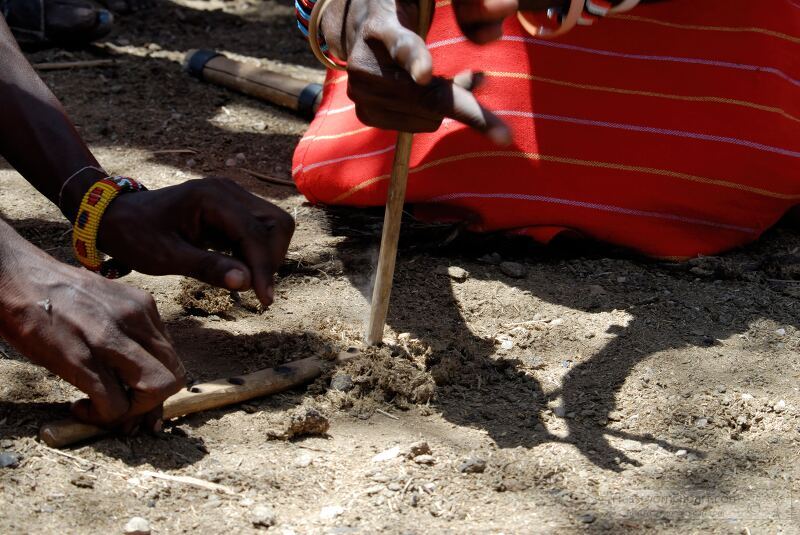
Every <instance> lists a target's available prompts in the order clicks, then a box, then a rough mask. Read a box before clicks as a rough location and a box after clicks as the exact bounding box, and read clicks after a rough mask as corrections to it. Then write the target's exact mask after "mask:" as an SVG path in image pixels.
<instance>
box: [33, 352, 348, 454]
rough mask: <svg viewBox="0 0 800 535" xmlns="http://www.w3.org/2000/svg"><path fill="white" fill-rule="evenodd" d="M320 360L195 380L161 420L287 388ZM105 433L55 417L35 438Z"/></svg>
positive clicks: (317, 371) (48, 440) (70, 440)
mask: <svg viewBox="0 0 800 535" xmlns="http://www.w3.org/2000/svg"><path fill="white" fill-rule="evenodd" d="M358 354H359V353H358V351H356V350H350V351H344V352H342V353H340V354H339V358H338V359H337V362H340V363H341V362H346V361H347V360H350V359H352V358H354V357H355V356H357V355H358ZM324 364H325V362H324V361H323V360H322V359H320V358H319V357H309V358H305V359H302V360H297V361H294V362H290V363H289V364H285V365H283V366H278V367H277V368H268V369H266V370H259V371H257V372H253V373H250V374H247V375H240V376H236V377H230V378H225V379H217V380H216V381H211V382H208V383H199V384H195V385H193V386H192V387H191V388H188V389H184V390H181V391H180V392H178V393H177V394H175V395H173V396H171V397H169V398H168V399H167V400H166V401H165V402H164V415H163V418H164V420H165V421H166V420H171V419H173V418H179V417H181V416H186V415H187V414H194V413H197V412H202V411H206V410H209V409H218V408H220V407H227V406H228V405H234V404H236V403H241V402H242V401H247V400H249V399H254V398H259V397H263V396H268V395H270V394H277V393H278V392H283V391H285V390H289V389H290V388H294V387H296V386H300V385H302V384H305V383H308V382H309V381H312V380H314V379H316V378H317V377H319V376H320V375H321V374H322V370H323V367H324ZM108 433H109V431H108V430H107V429H103V428H100V427H96V426H94V425H89V424H84V423H81V422H77V421H75V420H59V421H57V422H50V423H47V424H45V425H43V426H42V427H41V429H40V430H39V438H40V439H41V440H42V441H43V442H44V443H45V444H47V445H48V446H50V447H51V448H63V447H65V446H69V445H72V444H76V443H78V442H83V441H86V440H89V439H92V438H97V437H102V436H104V435H107V434H108Z"/></svg>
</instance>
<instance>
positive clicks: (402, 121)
mask: <svg viewBox="0 0 800 535" xmlns="http://www.w3.org/2000/svg"><path fill="white" fill-rule="evenodd" d="M356 116H357V117H358V120H359V121H361V122H362V123H364V124H365V125H368V126H372V127H375V128H380V129H381V130H400V131H403V132H411V133H414V134H416V133H421V132H435V131H436V130H438V129H439V127H440V126H441V124H442V118H441V117H439V118H436V119H431V118H429V117H419V116H417V115H409V114H408V113H401V112H397V111H393V110H389V109H387V108H386V107H381V106H378V105H375V106H372V105H369V104H368V105H366V106H361V105H359V106H356Z"/></svg>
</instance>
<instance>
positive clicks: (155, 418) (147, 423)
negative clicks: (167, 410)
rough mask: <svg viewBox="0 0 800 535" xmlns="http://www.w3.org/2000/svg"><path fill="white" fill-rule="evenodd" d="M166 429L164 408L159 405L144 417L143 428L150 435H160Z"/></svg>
mask: <svg viewBox="0 0 800 535" xmlns="http://www.w3.org/2000/svg"><path fill="white" fill-rule="evenodd" d="M163 427H164V406H163V405H159V406H158V407H156V408H155V409H153V410H152V411H150V412H148V413H147V414H145V415H144V416H143V417H142V424H141V428H142V429H143V430H144V431H147V432H148V433H159V432H160V431H161V429H163Z"/></svg>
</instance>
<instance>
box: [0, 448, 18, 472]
mask: <svg viewBox="0 0 800 535" xmlns="http://www.w3.org/2000/svg"><path fill="white" fill-rule="evenodd" d="M19 460H20V456H19V454H18V453H14V452H13V451H4V452H3V453H0V468H16V467H17V466H19Z"/></svg>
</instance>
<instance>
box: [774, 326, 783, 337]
mask: <svg viewBox="0 0 800 535" xmlns="http://www.w3.org/2000/svg"><path fill="white" fill-rule="evenodd" d="M775 334H777V335H778V336H786V329H784V328H780V329H778V330H777V331H775Z"/></svg>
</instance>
